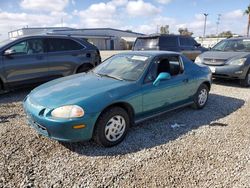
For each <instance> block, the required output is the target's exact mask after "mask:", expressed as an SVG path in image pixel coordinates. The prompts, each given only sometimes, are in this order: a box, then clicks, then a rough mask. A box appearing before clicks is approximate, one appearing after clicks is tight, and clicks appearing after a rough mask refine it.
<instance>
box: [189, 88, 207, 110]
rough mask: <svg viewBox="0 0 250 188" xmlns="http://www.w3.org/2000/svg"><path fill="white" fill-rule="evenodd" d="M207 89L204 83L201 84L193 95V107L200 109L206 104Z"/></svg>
mask: <svg viewBox="0 0 250 188" xmlns="http://www.w3.org/2000/svg"><path fill="white" fill-rule="evenodd" d="M208 93H209V89H208V87H207V85H206V84H201V85H200V87H199V88H198V90H197V92H196V94H195V96H194V104H193V105H192V107H193V108H195V109H202V108H204V106H205V105H206V104H207V100H208Z"/></svg>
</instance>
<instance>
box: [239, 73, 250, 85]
mask: <svg viewBox="0 0 250 188" xmlns="http://www.w3.org/2000/svg"><path fill="white" fill-rule="evenodd" d="M240 85H241V86H243V87H249V86H250V69H249V70H248V72H247V75H246V77H245V79H242V80H240Z"/></svg>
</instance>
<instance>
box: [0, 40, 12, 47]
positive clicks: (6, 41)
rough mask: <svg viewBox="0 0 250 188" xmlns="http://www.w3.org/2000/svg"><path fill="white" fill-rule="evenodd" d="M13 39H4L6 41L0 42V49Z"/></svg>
mask: <svg viewBox="0 0 250 188" xmlns="http://www.w3.org/2000/svg"><path fill="white" fill-rule="evenodd" d="M14 40H15V39H6V40H3V41H0V48H2V47H3V46H5V45H6V44H8V43H10V42H12V41H14Z"/></svg>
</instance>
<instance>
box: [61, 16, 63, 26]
mask: <svg viewBox="0 0 250 188" xmlns="http://www.w3.org/2000/svg"><path fill="white" fill-rule="evenodd" d="M61 27H63V17H62V18H61Z"/></svg>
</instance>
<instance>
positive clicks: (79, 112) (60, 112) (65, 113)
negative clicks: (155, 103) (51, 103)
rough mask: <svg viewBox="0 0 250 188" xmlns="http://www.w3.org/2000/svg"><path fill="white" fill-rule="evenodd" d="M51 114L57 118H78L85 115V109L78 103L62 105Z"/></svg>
mask: <svg viewBox="0 0 250 188" xmlns="http://www.w3.org/2000/svg"><path fill="white" fill-rule="evenodd" d="M51 115H52V117H56V118H65V119H69V118H78V117H83V116H84V110H83V109H82V108H81V107H80V106H77V105H68V106H61V107H58V108H56V109H54V110H53V111H52V112H51Z"/></svg>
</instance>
